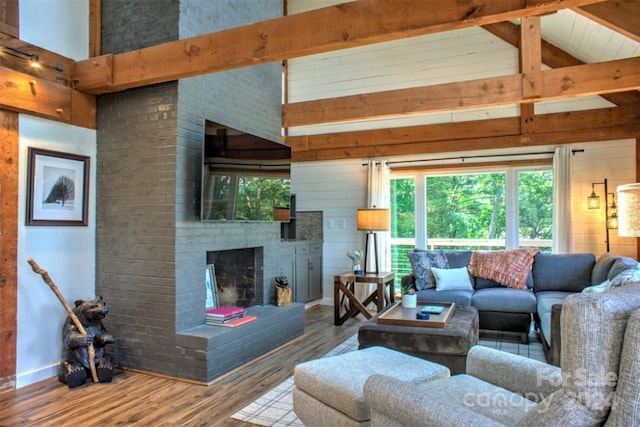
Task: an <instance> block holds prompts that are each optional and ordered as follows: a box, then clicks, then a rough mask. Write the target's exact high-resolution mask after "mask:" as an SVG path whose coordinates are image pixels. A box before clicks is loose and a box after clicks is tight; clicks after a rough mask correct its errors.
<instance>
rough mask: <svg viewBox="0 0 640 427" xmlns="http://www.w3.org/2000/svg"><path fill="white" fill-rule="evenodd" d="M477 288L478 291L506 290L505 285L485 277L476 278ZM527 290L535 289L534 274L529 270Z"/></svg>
mask: <svg viewBox="0 0 640 427" xmlns="http://www.w3.org/2000/svg"><path fill="white" fill-rule="evenodd" d="M475 284H476V285H475V288H476V289H485V288H504V285H501V284H500V283H498V282H496V281H495V280H491V279H485V278H484V277H476V278H475ZM526 284H527V288H529V289H533V273H532V272H531V270H529V274H527V282H526Z"/></svg>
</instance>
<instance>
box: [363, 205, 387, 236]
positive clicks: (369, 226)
mask: <svg viewBox="0 0 640 427" xmlns="http://www.w3.org/2000/svg"><path fill="white" fill-rule="evenodd" d="M390 228H391V211H390V210H389V209H377V208H372V209H358V230H360V231H389V230H390Z"/></svg>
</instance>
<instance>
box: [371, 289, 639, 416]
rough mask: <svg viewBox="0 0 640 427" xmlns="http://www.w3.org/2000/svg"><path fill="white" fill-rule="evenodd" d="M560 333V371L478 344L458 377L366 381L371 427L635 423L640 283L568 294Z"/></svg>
mask: <svg viewBox="0 0 640 427" xmlns="http://www.w3.org/2000/svg"><path fill="white" fill-rule="evenodd" d="M561 328H562V341H563V344H562V350H561V362H560V365H561V368H562V369H560V368H558V367H555V366H552V365H547V364H545V363H541V362H537V361H534V360H530V359H527V358H524V357H520V356H515V355H511V354H506V353H504V352H501V351H497V350H492V349H489V348H483V347H480V346H476V347H474V348H472V349H471V351H470V352H469V355H468V358H467V373H466V374H463V375H455V376H453V377H449V378H443V379H439V380H435V381H431V382H424V383H420V384H410V383H407V382H403V381H399V380H397V379H395V378H391V377H388V376H384V375H381V374H376V375H373V376H371V377H369V378H368V379H367V381H366V383H365V386H364V396H365V400H366V403H367V405H368V406H369V408H370V409H371V426H373V427H375V426H385V427H393V426H465V425H469V426H471V425H473V426H479V425H480V426H505V425H507V426H514V425H515V426H557V425H571V426H587V425H589V426H591V425H606V426H632V425H635V426H637V425H640V415H639V414H640V283H636V284H630V285H625V286H622V287H620V288H617V289H614V290H612V291H609V292H606V293H603V294H575V295H571V296H569V297H567V299H566V300H565V303H564V306H563V310H562V321H561ZM605 423H606V424H605Z"/></svg>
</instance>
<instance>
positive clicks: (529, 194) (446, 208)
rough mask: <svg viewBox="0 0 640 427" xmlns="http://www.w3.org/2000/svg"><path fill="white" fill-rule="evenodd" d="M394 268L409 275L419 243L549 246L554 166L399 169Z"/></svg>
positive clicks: (394, 185)
mask: <svg viewBox="0 0 640 427" xmlns="http://www.w3.org/2000/svg"><path fill="white" fill-rule="evenodd" d="M391 218H392V219H391V259H392V270H393V271H394V272H396V273H397V274H407V273H409V272H410V271H411V266H410V264H409V261H408V259H407V256H406V253H407V252H408V251H411V250H413V248H415V247H419V248H428V249H447V250H466V249H477V250H496V249H512V248H518V247H536V248H539V249H540V250H542V251H551V247H552V238H553V236H552V230H553V228H552V222H553V173H552V171H551V166H550V165H548V166H547V165H545V166H538V167H535V168H508V169H505V168H503V169H500V170H498V169H494V170H482V171H480V172H478V171H477V170H476V171H472V172H453V173H451V172H448V173H442V172H440V173H438V172H435V171H430V172H429V173H412V174H404V175H402V174H400V173H394V174H393V176H392V179H391Z"/></svg>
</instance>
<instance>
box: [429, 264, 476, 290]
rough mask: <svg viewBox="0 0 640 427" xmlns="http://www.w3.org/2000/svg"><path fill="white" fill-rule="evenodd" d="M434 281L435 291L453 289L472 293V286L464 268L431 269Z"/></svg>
mask: <svg viewBox="0 0 640 427" xmlns="http://www.w3.org/2000/svg"><path fill="white" fill-rule="evenodd" d="M431 272H433V276H434V277H435V279H436V291H451V290H454V289H457V290H465V291H472V290H473V285H472V284H471V278H470V277H469V272H468V271H467V269H466V267H460V268H436V267H431Z"/></svg>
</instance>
